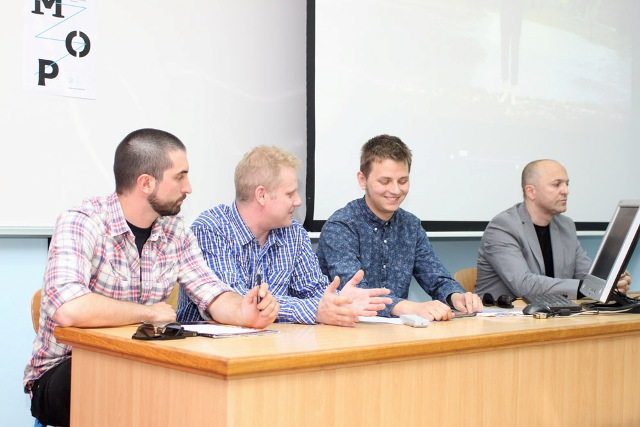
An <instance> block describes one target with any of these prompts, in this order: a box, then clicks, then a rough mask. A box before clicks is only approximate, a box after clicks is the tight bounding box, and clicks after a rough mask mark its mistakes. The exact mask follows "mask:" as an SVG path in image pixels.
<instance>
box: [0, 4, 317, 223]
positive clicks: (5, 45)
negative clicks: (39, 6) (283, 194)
mask: <svg viewBox="0 0 640 427" xmlns="http://www.w3.org/2000/svg"><path fill="white" fill-rule="evenodd" d="M28 3H29V4H30V5H32V4H33V1H31V0H30V1H29V2H28ZM64 3H66V2H63V8H64V7H65V6H64ZM93 3H96V2H95V1H94V2H93ZM305 7H306V5H305V3H304V2H300V1H298V0H263V1H251V0H234V1H223V0H218V1H198V0H187V1H180V2H175V1H168V0H157V1H154V2H142V1H133V2H131V1H111V2H100V4H99V5H97V11H96V13H97V28H96V29H95V32H93V33H92V34H91V55H95V56H94V59H95V61H96V67H95V68H96V70H95V72H96V75H95V76H94V77H95V81H96V98H95V99H94V100H89V99H79V98H73V97H62V96H51V95H47V94H42V93H33V92H32V91H30V90H27V89H26V88H25V86H24V85H23V73H24V70H23V69H22V68H23V67H22V59H23V53H24V52H23V51H24V44H23V40H22V39H23V25H24V22H25V18H24V13H25V7H24V2H7V3H6V4H5V5H4V10H5V12H4V14H3V16H4V18H3V26H2V37H0V52H2V56H3V58H2V64H3V66H2V72H1V73H0V76H1V78H0V94H2V96H1V97H0V125H1V129H2V148H3V150H2V152H3V160H4V161H3V162H2V163H3V166H2V167H1V168H0V200H2V202H1V205H2V209H0V230H4V231H5V232H6V231H7V230H9V233H8V234H12V233H13V234H20V233H21V230H25V231H26V232H27V233H28V230H30V229H34V228H37V229H50V228H51V227H52V226H53V225H54V223H55V220H56V217H57V215H58V214H59V213H60V212H62V211H63V210H65V209H67V208H69V207H71V206H76V205H78V204H79V203H81V201H82V200H83V199H85V198H87V197H93V196H97V195H107V194H109V193H111V192H112V191H113V190H114V180H113V172H112V165H113V155H114V151H115V147H116V146H117V144H118V143H119V142H120V141H121V140H122V138H123V137H124V136H125V135H126V134H128V133H129V132H130V131H132V130H135V129H138V128H142V127H155V128H159V129H163V130H167V131H169V132H171V133H173V134H175V135H176V136H178V137H179V138H180V139H181V140H182V141H183V142H184V143H185V145H186V146H187V152H188V158H189V161H190V176H191V182H192V186H193V193H192V194H191V195H190V196H189V197H188V198H187V200H186V202H185V205H184V206H183V213H184V215H185V217H186V219H187V220H188V221H189V222H190V221H191V220H192V219H193V218H194V217H195V216H197V215H198V214H199V213H200V212H201V211H203V210H204V209H207V208H209V207H210V206H212V205H214V204H217V203H230V202H232V201H233V197H234V189H233V171H234V168H235V165H236V163H237V162H238V161H239V160H240V158H241V156H242V154H243V153H245V152H246V151H248V150H249V149H250V148H252V147H254V146H256V145H260V144H269V145H273V144H275V145H279V146H282V147H285V148H287V149H289V150H290V151H292V152H293V153H294V154H296V155H297V156H298V157H299V158H300V159H302V160H303V161H304V159H305V153H306V133H305V132H306V128H305V121H306V119H305V105H306V95H305V91H306V81H305V60H304V58H305V28H306V26H305V16H306V15H305ZM304 173H305V171H304V167H303V169H302V170H301V171H300V177H301V189H302V190H304V185H303V184H302V183H303V182H304V181H303V180H304ZM300 215H302V216H303V215H304V212H300ZM16 230H17V231H16Z"/></svg>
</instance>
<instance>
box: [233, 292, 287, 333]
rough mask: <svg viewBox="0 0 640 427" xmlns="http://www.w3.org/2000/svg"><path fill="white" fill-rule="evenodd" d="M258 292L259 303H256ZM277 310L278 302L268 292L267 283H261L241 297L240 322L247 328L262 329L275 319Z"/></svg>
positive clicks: (278, 307)
mask: <svg viewBox="0 0 640 427" xmlns="http://www.w3.org/2000/svg"><path fill="white" fill-rule="evenodd" d="M258 294H260V298H262V300H261V301H260V304H258V303H257V296H258ZM279 310H280V304H278V301H276V299H275V298H274V296H273V295H272V294H271V292H269V285H268V284H267V283H263V284H262V285H260V287H257V286H255V287H254V288H253V289H251V290H250V291H249V292H247V294H246V295H245V296H244V297H243V298H242V302H241V303H240V312H241V317H242V319H241V324H242V326H247V327H249V328H256V329H264V328H266V327H267V326H269V325H270V324H272V323H273V322H274V321H275V320H276V317H277V316H278V311H279Z"/></svg>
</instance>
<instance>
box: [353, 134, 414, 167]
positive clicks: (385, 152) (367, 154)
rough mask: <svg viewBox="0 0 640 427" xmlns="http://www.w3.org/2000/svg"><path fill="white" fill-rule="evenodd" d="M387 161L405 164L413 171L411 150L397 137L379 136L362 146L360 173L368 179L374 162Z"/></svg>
mask: <svg viewBox="0 0 640 427" xmlns="http://www.w3.org/2000/svg"><path fill="white" fill-rule="evenodd" d="M385 159H391V160H395V161H396V162H404V163H406V164H407V167H408V169H409V171H411V150H410V149H409V147H407V145H406V144H405V143H404V142H402V140H401V139H400V138H398V137H397V136H390V135H378V136H376V137H373V138H371V139H370V140H369V141H367V142H366V143H365V144H364V145H363V146H362V151H361V154H360V172H362V173H363V174H364V176H366V177H368V176H369V172H371V165H372V164H373V162H374V161H375V162H381V161H382V160H385Z"/></svg>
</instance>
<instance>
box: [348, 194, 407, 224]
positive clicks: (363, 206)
mask: <svg viewBox="0 0 640 427" xmlns="http://www.w3.org/2000/svg"><path fill="white" fill-rule="evenodd" d="M358 207H359V208H360V211H361V212H362V213H363V214H364V216H365V217H366V218H367V220H368V221H369V222H370V223H371V224H373V225H375V226H377V227H384V226H385V225H393V224H395V223H396V221H397V218H398V215H397V213H398V212H394V213H393V215H392V216H391V219H389V220H388V221H385V220H383V219H381V218H379V217H378V216H377V215H376V214H374V213H373V211H372V210H371V209H370V208H369V206H368V205H367V201H366V200H365V198H364V197H362V198H360V199H358Z"/></svg>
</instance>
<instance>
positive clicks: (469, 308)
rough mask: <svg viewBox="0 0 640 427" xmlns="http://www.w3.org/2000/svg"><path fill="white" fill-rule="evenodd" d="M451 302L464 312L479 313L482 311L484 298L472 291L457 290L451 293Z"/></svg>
mask: <svg viewBox="0 0 640 427" xmlns="http://www.w3.org/2000/svg"><path fill="white" fill-rule="evenodd" d="M451 304H453V307H454V308H455V309H456V310H458V311H460V312H462V313H477V312H479V311H482V307H483V306H482V300H481V299H480V297H479V296H478V295H476V294H474V293H471V292H465V293H464V294H461V293H460V292H455V293H453V294H451Z"/></svg>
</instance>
